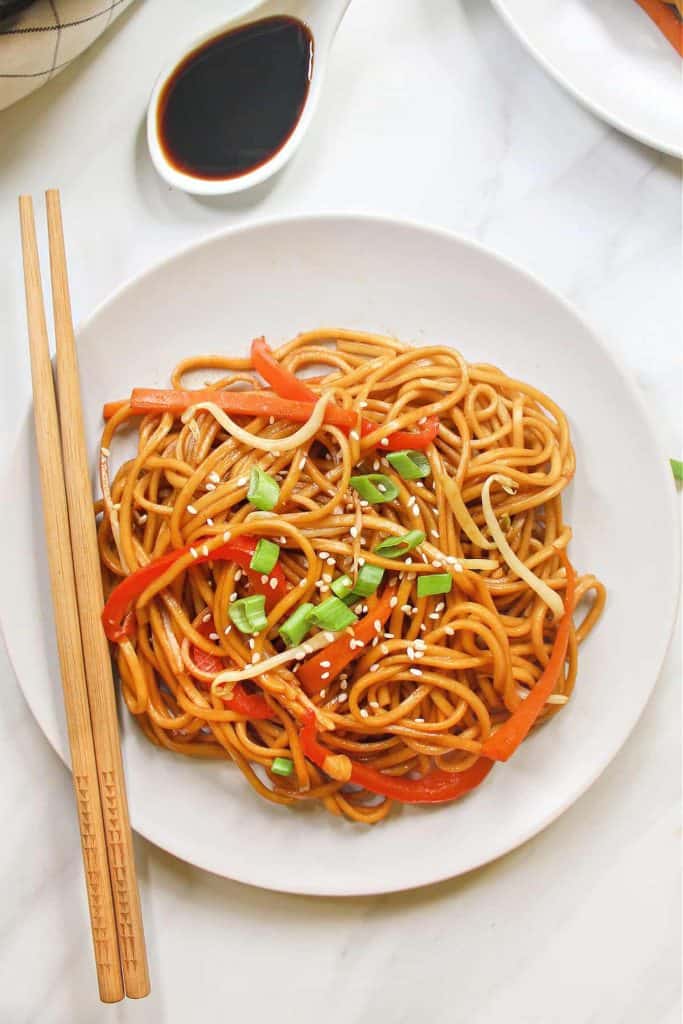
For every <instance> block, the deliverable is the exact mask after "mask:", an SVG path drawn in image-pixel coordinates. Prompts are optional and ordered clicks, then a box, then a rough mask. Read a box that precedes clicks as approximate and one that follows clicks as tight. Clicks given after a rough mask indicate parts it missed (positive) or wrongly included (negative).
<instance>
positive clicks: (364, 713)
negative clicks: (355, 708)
mask: <svg viewBox="0 0 683 1024" xmlns="http://www.w3.org/2000/svg"><path fill="white" fill-rule="evenodd" d="M360 714H361V718H367V717H368V715H369V714H370V712H369V711H368V709H367V708H361V709H360Z"/></svg>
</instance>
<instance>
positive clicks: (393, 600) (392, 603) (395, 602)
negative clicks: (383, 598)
mask: <svg viewBox="0 0 683 1024" xmlns="http://www.w3.org/2000/svg"><path fill="white" fill-rule="evenodd" d="M397 604H398V598H397V597H396V595H395V594H394V596H393V597H392V599H391V601H390V602H389V607H390V608H395V607H396V605H397Z"/></svg>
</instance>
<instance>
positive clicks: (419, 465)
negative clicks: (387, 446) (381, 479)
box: [387, 449, 432, 480]
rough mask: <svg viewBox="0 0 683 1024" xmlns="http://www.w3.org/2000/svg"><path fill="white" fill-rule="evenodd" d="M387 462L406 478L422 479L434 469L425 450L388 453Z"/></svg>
mask: <svg viewBox="0 0 683 1024" xmlns="http://www.w3.org/2000/svg"><path fill="white" fill-rule="evenodd" d="M387 462H388V463H389V465H390V466H393V468H394V469H395V470H396V472H397V473H398V475H399V476H400V477H403V479H404V480H421V479H422V477H425V476H429V475H430V473H431V471H432V467H431V466H430V465H429V459H428V458H427V456H426V455H425V454H424V452H414V451H412V450H411V449H406V450H405V451H402V452H389V453H387Z"/></svg>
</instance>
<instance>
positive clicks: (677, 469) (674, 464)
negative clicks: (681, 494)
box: [669, 459, 683, 482]
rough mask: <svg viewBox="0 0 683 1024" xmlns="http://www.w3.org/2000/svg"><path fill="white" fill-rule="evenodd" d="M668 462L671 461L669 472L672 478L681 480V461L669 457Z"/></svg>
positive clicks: (682, 472) (682, 470)
mask: <svg viewBox="0 0 683 1024" xmlns="http://www.w3.org/2000/svg"><path fill="white" fill-rule="evenodd" d="M669 462H670V463H671V472H672V473H673V475H674V480H679V481H681V482H683V462H680V461H679V459H669Z"/></svg>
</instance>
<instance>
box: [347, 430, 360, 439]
mask: <svg viewBox="0 0 683 1024" xmlns="http://www.w3.org/2000/svg"><path fill="white" fill-rule="evenodd" d="M349 437H350V438H351V440H352V441H360V434H359V433H358V431H357V430H349Z"/></svg>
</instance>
